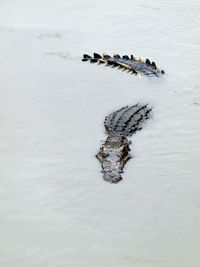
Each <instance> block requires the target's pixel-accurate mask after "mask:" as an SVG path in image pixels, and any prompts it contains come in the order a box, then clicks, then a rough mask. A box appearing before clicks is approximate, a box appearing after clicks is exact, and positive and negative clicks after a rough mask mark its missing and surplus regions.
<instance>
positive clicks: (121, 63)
mask: <svg viewBox="0 0 200 267" xmlns="http://www.w3.org/2000/svg"><path fill="white" fill-rule="evenodd" d="M82 61H89V62H91V63H98V64H103V63H106V65H110V66H112V67H119V68H121V69H123V70H127V71H128V72H130V73H132V74H135V75H145V76H148V77H153V76H156V77H161V76H163V75H164V74H165V72H164V70H161V69H160V67H158V66H156V64H155V62H153V61H152V62H150V60H149V59H146V60H144V59H143V58H141V57H140V58H139V59H137V58H136V57H135V56H133V55H131V57H130V58H129V57H128V56H127V55H124V56H122V57H120V55H118V54H114V55H113V57H111V56H109V55H108V54H106V53H104V54H103V55H102V56H101V55H99V54H97V53H94V56H93V57H91V56H89V55H87V54H84V55H83V59H82Z"/></svg>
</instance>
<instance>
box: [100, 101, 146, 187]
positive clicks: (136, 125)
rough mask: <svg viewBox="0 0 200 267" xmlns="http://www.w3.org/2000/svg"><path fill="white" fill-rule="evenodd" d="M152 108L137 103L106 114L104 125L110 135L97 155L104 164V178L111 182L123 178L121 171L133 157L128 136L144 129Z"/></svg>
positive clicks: (116, 181) (102, 164)
mask: <svg viewBox="0 0 200 267" xmlns="http://www.w3.org/2000/svg"><path fill="white" fill-rule="evenodd" d="M150 112H151V108H149V107H148V105H140V104H136V105H134V106H130V107H129V106H126V107H123V108H121V109H120V110H117V111H115V112H113V113H111V114H110V115H108V116H106V118H105V121H104V125H105V128H106V133H107V134H108V137H107V139H106V141H105V143H104V144H103V145H102V146H101V147H100V151H99V152H98V154H97V155H96V157H97V159H98V160H99V161H100V163H101V166H102V172H103V178H104V180H106V181H108V182H110V183H118V182H119V181H120V180H122V176H121V173H123V168H124V165H125V164H126V162H127V161H128V160H129V159H130V158H131V155H130V154H129V151H130V148H129V145H130V144H131V142H130V141H129V140H128V138H127V137H128V136H132V135H133V134H134V133H136V132H137V131H139V130H141V129H142V126H143V124H144V122H145V121H146V120H147V119H148V118H149V115H150Z"/></svg>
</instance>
